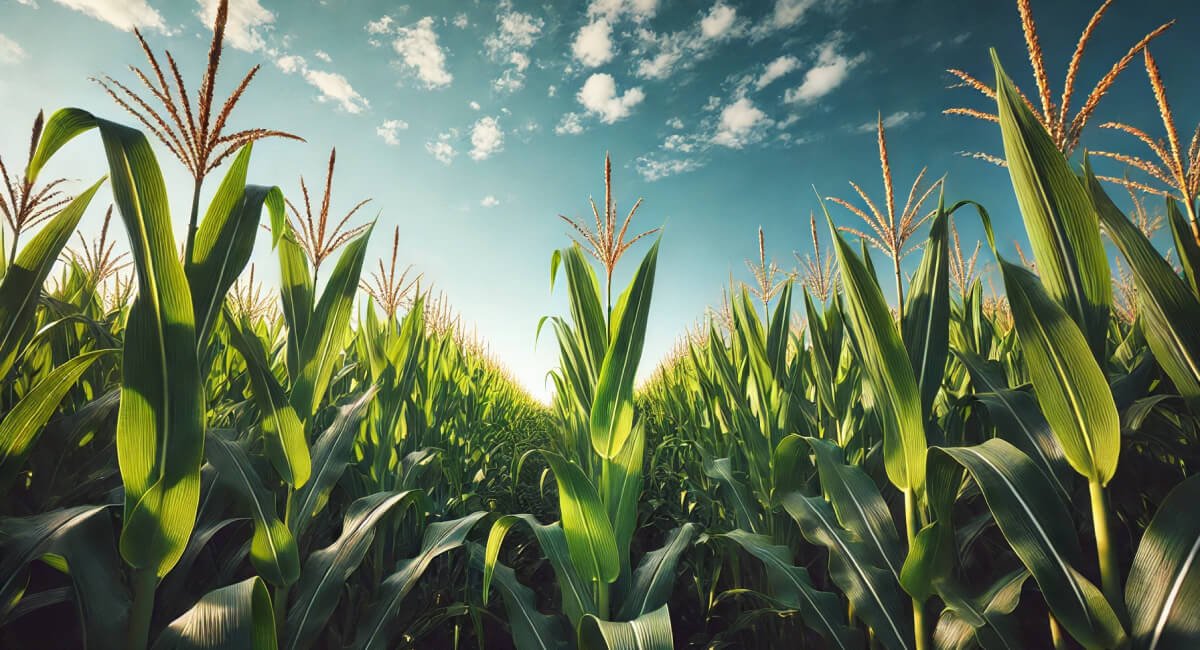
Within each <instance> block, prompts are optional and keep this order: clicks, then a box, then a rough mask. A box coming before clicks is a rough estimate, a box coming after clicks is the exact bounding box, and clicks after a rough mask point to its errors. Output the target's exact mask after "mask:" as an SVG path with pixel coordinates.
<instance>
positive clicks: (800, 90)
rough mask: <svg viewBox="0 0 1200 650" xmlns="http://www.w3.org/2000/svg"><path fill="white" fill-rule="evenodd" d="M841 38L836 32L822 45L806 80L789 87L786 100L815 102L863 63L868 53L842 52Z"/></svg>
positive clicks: (806, 73)
mask: <svg viewBox="0 0 1200 650" xmlns="http://www.w3.org/2000/svg"><path fill="white" fill-rule="evenodd" d="M841 40H842V37H841V35H840V34H834V35H833V37H832V38H830V39H829V40H828V41H826V42H825V43H824V44H822V45H821V46H820V51H819V53H818V55H817V62H816V64H815V65H813V67H811V68H809V69H808V72H805V73H804V81H803V82H801V84H800V85H799V86H796V87H795V88H791V89H789V90H788V91H787V92H786V93H785V94H784V96H783V98H784V101H787V102H789V103H792V102H799V103H809V102H813V101H816V100H818V99H820V98H822V97H824V96H825V95H828V94H829V93H830V92H833V90H834V89H835V88H837V87H838V86H840V85H842V82H843V81H845V80H846V77H847V76H849V74H850V71H851V70H852V69H854V67H855V66H857V65H858V64H859V63H862V62H863V60H865V59H866V55H864V54H859V55H857V56H854V57H848V56H846V55H845V54H842V53H841V52H839V51H838V49H839V47H840V46H841Z"/></svg>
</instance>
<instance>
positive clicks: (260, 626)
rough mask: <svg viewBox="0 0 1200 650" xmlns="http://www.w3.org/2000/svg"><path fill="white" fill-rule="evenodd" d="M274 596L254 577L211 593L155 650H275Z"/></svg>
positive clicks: (170, 627) (160, 639)
mask: <svg viewBox="0 0 1200 650" xmlns="http://www.w3.org/2000/svg"><path fill="white" fill-rule="evenodd" d="M276 647H277V644H276V639H275V612H274V610H273V609H272V607H271V594H270V593H268V592H267V585H266V584H265V583H264V582H263V581H262V578H259V577H258V576H255V577H253V578H247V579H245V580H243V581H241V582H238V583H235V584H232V585H229V586H228V587H221V588H220V589H215V590H213V591H210V592H208V593H207V594H205V595H204V597H203V598H201V599H200V602H198V603H196V605H195V606H194V607H192V608H191V609H190V610H188V611H187V613H185V614H184V615H183V616H180V617H179V618H177V619H175V620H174V621H173V622H171V624H170V625H168V626H167V629H166V630H164V631H163V633H162V634H161V635H160V636H159V637H158V640H157V641H155V642H154V647H153V650H201V649H204V650H246V649H249V650H274V649H275V648H276Z"/></svg>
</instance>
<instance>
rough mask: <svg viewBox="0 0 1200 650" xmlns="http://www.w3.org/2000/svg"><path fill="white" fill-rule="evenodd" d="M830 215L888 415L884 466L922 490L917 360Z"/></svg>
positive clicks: (867, 369)
mask: <svg viewBox="0 0 1200 650" xmlns="http://www.w3.org/2000/svg"><path fill="white" fill-rule="evenodd" d="M825 216H826V219H827V220H828V222H829V231H830V233H832V236H833V241H834V248H835V249H836V250H837V258H838V265H839V267H840V269H841V278H842V286H843V287H844V289H845V294H846V310H847V311H848V312H849V316H850V318H849V320H850V322H851V323H852V324H853V326H854V327H853V331H854V334H855V340H856V342H857V344H858V345H859V346H860V353H859V357H860V358H861V360H862V365H863V371H864V373H865V376H866V378H867V379H868V380H869V381H870V384H871V388H872V393H873V394H874V395H875V398H876V406H877V407H879V408H880V410H881V411H882V415H883V419H884V434H883V459H884V468H885V469H886V470H887V475H888V479H890V480H891V482H892V484H893V485H895V486H896V487H897V488H899V489H900V490H904V491H912V492H914V493H915V494H917V495H920V494H921V493H922V492H923V491H924V489H925V419H924V416H923V415H922V411H921V395H920V391H919V389H918V386H917V379H916V376H915V375H914V374H913V366H912V363H910V362H909V357H908V352H907V351H906V350H905V349H904V342H903V341H902V340H901V338H900V333H899V332H898V331H896V323H895V321H894V320H892V314H891V312H890V311H889V310H888V306H887V302H885V301H884V299H883V292H882V291H881V290H880V289H879V283H878V282H877V281H876V280H875V275H874V274H873V273H872V272H871V271H870V270H869V269H868V268H867V266H866V265H865V264H864V263H863V261H862V259H860V258H859V257H858V256H857V255H855V254H854V251H853V250H852V249H851V248H850V245H849V244H847V243H846V240H845V239H844V238H843V237H842V235H841V233H840V232H838V230H837V228H835V227H834V225H833V219H832V218H829V213H828V211H827V212H826V213H825Z"/></svg>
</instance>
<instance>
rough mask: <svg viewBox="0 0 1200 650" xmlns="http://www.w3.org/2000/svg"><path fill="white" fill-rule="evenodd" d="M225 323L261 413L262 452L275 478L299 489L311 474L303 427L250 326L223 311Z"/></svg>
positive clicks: (261, 344)
mask: <svg viewBox="0 0 1200 650" xmlns="http://www.w3.org/2000/svg"><path fill="white" fill-rule="evenodd" d="M225 322H226V323H227V324H228V326H229V342H230V344H232V345H233V347H234V348H235V349H236V350H237V351H238V353H240V354H241V355H242V358H243V359H245V361H246V374H247V375H249V378H250V388H251V392H252V393H253V395H254V401H255V403H256V404H257V405H258V410H259V412H260V413H262V423H261V427H262V433H263V443H264V452H265V454H266V456H267V459H268V460H270V461H271V465H272V466H273V467H274V468H275V471H277V472H279V477H280V478H282V479H283V481H284V482H285V483H287V484H288V485H290V486H292V487H293V488H300V487H303V486H304V484H305V483H306V482H308V477H309V475H310V474H311V473H312V458H311V457H310V455H309V452H308V441H306V440H305V439H304V424H303V423H301V422H300V418H299V417H298V416H297V415H296V410H295V409H294V408H292V405H291V404H290V403H289V402H288V400H287V393H286V392H285V391H284V389H283V386H281V385H280V384H279V380H278V379H276V377H275V374H274V373H273V372H272V371H271V365H270V363H269V362H268V361H267V351H266V349H265V347H264V346H263V342H262V340H261V339H259V338H258V336H257V335H256V334H255V333H254V326H253V325H252V324H251V323H250V321H249V319H248V318H246V317H245V315H243V316H242V317H241V318H238V317H237V316H234V315H233V314H232V313H231V312H229V310H226V311H225Z"/></svg>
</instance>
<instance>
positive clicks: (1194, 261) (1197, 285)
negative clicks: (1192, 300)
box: [1084, 159, 1200, 299]
mask: <svg viewBox="0 0 1200 650" xmlns="http://www.w3.org/2000/svg"><path fill="white" fill-rule="evenodd" d="M1084 164H1085V165H1086V164H1087V160H1086V159H1085V160H1084ZM1100 216H1101V218H1103V217H1104V215H1103V213H1101V215H1100ZM1167 223H1169V224H1170V226H1171V239H1172V240H1173V241H1174V243H1175V252H1176V253H1178V255H1179V263H1180V266H1182V267H1183V274H1184V276H1185V277H1187V281H1188V286H1189V287H1191V289H1192V295H1193V296H1195V297H1196V298H1197V299H1200V243H1198V242H1197V241H1196V237H1195V236H1194V235H1193V234H1192V228H1191V226H1189V225H1188V222H1187V218H1186V217H1184V216H1183V213H1182V212H1180V211H1179V203H1177V202H1176V201H1175V198H1174V197H1167Z"/></svg>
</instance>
